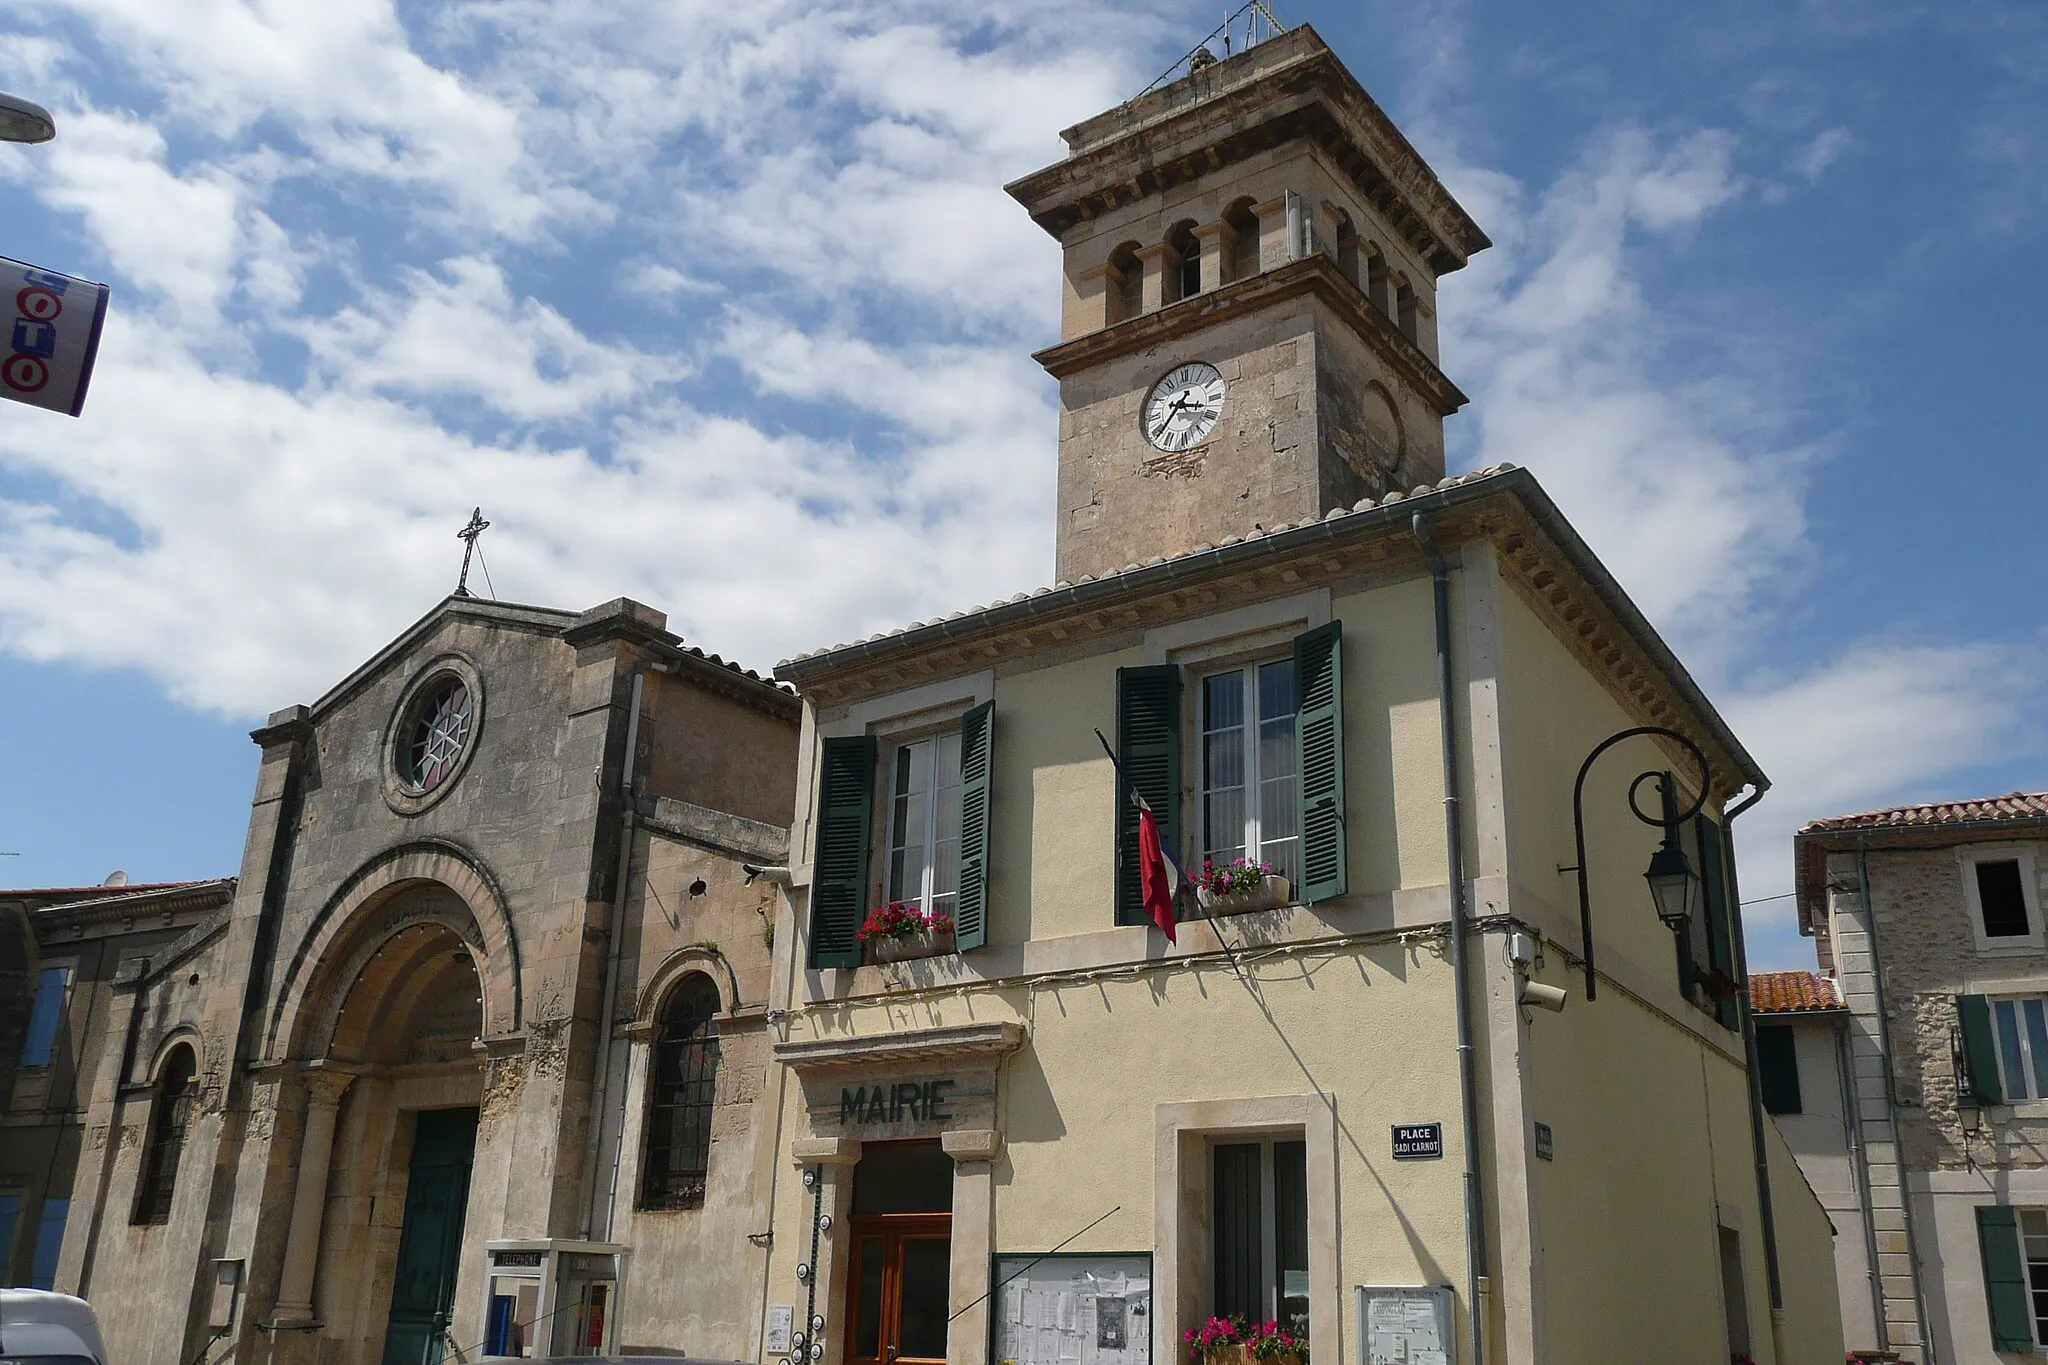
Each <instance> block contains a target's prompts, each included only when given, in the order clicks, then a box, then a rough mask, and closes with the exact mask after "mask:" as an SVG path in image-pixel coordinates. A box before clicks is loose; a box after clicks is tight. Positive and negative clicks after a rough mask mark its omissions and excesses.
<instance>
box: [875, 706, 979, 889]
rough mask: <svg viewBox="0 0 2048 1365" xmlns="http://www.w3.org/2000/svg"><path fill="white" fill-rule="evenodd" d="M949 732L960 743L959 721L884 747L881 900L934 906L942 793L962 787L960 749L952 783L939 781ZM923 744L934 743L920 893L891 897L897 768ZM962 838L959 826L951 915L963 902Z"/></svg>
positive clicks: (925, 817) (925, 810)
mask: <svg viewBox="0 0 2048 1365" xmlns="http://www.w3.org/2000/svg"><path fill="white" fill-rule="evenodd" d="M948 736H951V737H952V739H953V742H954V743H955V744H956V745H957V744H958V743H959V741H960V729H959V726H958V725H957V724H955V725H954V727H953V728H952V729H950V730H944V729H940V730H931V731H928V732H926V733H923V734H910V735H905V736H903V737H901V738H892V739H891V740H889V741H888V748H887V750H886V751H885V757H884V762H883V771H882V800H883V803H884V805H883V814H882V848H881V853H882V856H881V858H880V859H879V861H880V863H881V884H880V887H879V894H880V896H881V898H882V900H883V901H885V902H886V901H889V900H891V899H900V900H902V901H903V903H904V904H906V905H913V906H915V907H917V908H918V909H919V910H921V911H923V912H924V913H926V914H930V913H931V910H932V897H933V894H934V892H933V880H934V878H935V876H936V874H937V872H938V858H937V853H938V837H939V823H938V822H939V815H940V804H941V803H940V794H941V793H942V792H946V791H951V792H953V793H955V794H956V795H957V793H958V792H959V790H960V772H959V755H958V754H957V753H955V755H954V769H953V781H952V785H951V786H950V787H948V786H944V785H942V784H941V783H940V781H939V771H940V768H939V757H940V750H941V748H942V747H943V743H944V741H945V740H946V738H947V737H948ZM920 744H929V745H931V746H932V769H931V781H930V782H929V783H928V784H927V785H926V787H925V790H924V876H923V885H922V886H920V887H919V888H918V891H917V894H916V895H915V896H908V895H906V896H901V897H892V896H891V895H890V894H889V877H890V860H891V858H892V857H893V856H894V854H895V851H896V769H897V765H898V763H899V762H900V761H901V755H902V753H903V751H904V750H906V749H914V748H916V747H917V746H918V745H920ZM959 841H960V832H959V831H958V830H955V831H954V832H953V842H954V850H953V858H954V864H953V865H954V876H955V883H954V887H953V890H952V892H951V895H952V897H953V901H952V904H951V905H950V906H947V907H945V912H946V913H947V914H949V915H950V914H952V913H953V912H954V910H955V909H957V908H958V907H959V904H960V887H959V884H958V876H959V857H960V851H959Z"/></svg>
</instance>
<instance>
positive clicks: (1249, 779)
mask: <svg viewBox="0 0 2048 1365" xmlns="http://www.w3.org/2000/svg"><path fill="white" fill-rule="evenodd" d="M1293 662H1294V656H1293V655H1292V654H1291V653H1289V654H1271V655H1262V656H1260V657H1257V658H1252V659H1246V660H1244V661H1242V662H1239V663H1233V664H1228V665H1225V666H1222V667H1216V668H1207V669H1204V670H1202V671H1200V672H1198V673H1196V674H1195V685H1194V687H1193V688H1192V689H1191V690H1192V691H1193V693H1194V698H1193V701H1194V708H1195V716H1194V722H1195V723H1194V738H1195V743H1194V748H1193V753H1194V764H1193V767H1194V774H1193V776H1194V782H1193V784H1192V787H1193V795H1194V799H1195V819H1194V821H1193V824H1194V834H1195V847H1194V849H1193V850H1192V852H1193V853H1194V863H1195V866H1194V868H1193V869H1192V870H1193V871H1195V872H1197V873H1199V872H1200V871H1201V862H1202V859H1203V858H1204V857H1206V856H1207V853H1208V850H1209V849H1210V848H1212V847H1214V846H1216V845H1217V844H1218V843H1219V842H1221V841H1219V840H1216V839H1212V838H1211V837H1210V831H1209V803H1208V801H1207V800H1206V795H1207V793H1208V790H1209V787H1208V773H1207V772H1205V771H1204V764H1205V763H1206V761H1207V759H1208V742H1207V741H1208V705H1207V700H1208V699H1207V691H1208V686H1209V680H1210V679H1211V678H1217V677H1222V676H1223V675H1225V674H1228V673H1235V674H1237V675H1238V676H1239V677H1240V678H1242V679H1243V685H1242V687H1241V688H1240V692H1241V694H1242V698H1243V710H1242V712H1241V713H1240V715H1239V718H1238V724H1239V728H1240V732H1241V734H1242V735H1243V737H1244V792H1245V797H1244V821H1245V823H1244V828H1243V829H1242V830H1239V831H1237V833H1238V834H1239V836H1240V839H1241V842H1242V843H1243V844H1244V857H1245V858H1246V859H1247V860H1249V861H1251V862H1263V861H1266V853H1265V830H1264V828H1263V813H1262V811H1261V809H1260V805H1261V800H1262V797H1263V795H1264V791H1263V788H1264V785H1265V774H1264V773H1262V772H1261V771H1260V770H1259V670H1260V669H1262V668H1264V667H1266V666H1267V665H1268V664H1277V663H1287V664H1292V663H1293ZM1294 696H1295V713H1294V714H1295V727H1296V730H1295V737H1294V738H1295V744H1296V746H1297V753H1298V752H1299V745H1300V743H1301V734H1300V725H1301V677H1300V675H1299V674H1298V673H1297V674H1296V676H1295V679H1294ZM1294 792H1295V805H1296V807H1297V808H1299V806H1300V804H1301V764H1300V761H1299V759H1297V761H1296V763H1295V767H1294ZM1292 841H1293V844H1294V850H1295V863H1296V866H1295V867H1294V868H1293V869H1291V871H1292V874H1293V875H1292V880H1293V882H1294V883H1295V886H1294V889H1295V890H1297V891H1298V890H1299V889H1300V885H1299V883H1300V880H1301V869H1300V866H1299V864H1300V862H1301V829H1300V822H1299V820H1297V821H1296V828H1295V831H1294V834H1293V835H1292ZM1232 842H1238V841H1232Z"/></svg>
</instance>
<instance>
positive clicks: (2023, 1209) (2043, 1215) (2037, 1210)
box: [2012, 1205, 2048, 1349]
mask: <svg viewBox="0 0 2048 1365" xmlns="http://www.w3.org/2000/svg"><path fill="white" fill-rule="evenodd" d="M2029 1214H2031V1215H2033V1216H2034V1217H2035V1218H2036V1219H2038V1220H2039V1221H2040V1223H2041V1228H2042V1231H2041V1235H2042V1236H2044V1237H2048V1209H2044V1208H2041V1207H2038V1206H2028V1205H2020V1206H2018V1207H2016V1208H2014V1209H2013V1220H2012V1224H2013V1226H2012V1231H2013V1236H2014V1237H2015V1238H2017V1239H2018V1240H2019V1244H2020V1274H2022V1275H2024V1276H2025V1277H2026V1281H2027V1321H2028V1322H2030V1323H2031V1324H2033V1329H2034V1344H2035V1345H2036V1346H2039V1347H2042V1348H2044V1349H2048V1318H2043V1317H2042V1316H2041V1315H2040V1314H2039V1313H2038V1312H2036V1311H2035V1309H2034V1296H2035V1292H2036V1290H2035V1285H2034V1270H2033V1264H2032V1262H2031V1261H2029V1260H2028V1259H2027V1226H2026V1224H2027V1216H2028V1215H2029ZM2041 1288H2043V1289H2048V1275H2044V1277H2043V1284H2042V1286H2041Z"/></svg>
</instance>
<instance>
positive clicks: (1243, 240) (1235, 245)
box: [1223, 199, 1259, 280]
mask: <svg viewBox="0 0 2048 1365" xmlns="http://www.w3.org/2000/svg"><path fill="white" fill-rule="evenodd" d="M1223 221H1224V222H1226V223H1228V224H1230V231H1231V233H1232V234H1233V241H1232V242H1231V247H1230V270H1229V275H1228V277H1229V278H1230V279H1233V280H1241V279H1244V278H1246V277H1247V276H1250V275H1256V274H1258V273H1259V215H1258V214H1256V213H1253V212H1252V201H1251V200H1249V199H1240V200H1238V201H1237V202H1236V203H1234V204H1232V205H1231V206H1230V207H1229V208H1227V209H1225V210H1224V211H1223Z"/></svg>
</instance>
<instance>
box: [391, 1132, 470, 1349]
mask: <svg viewBox="0 0 2048 1365" xmlns="http://www.w3.org/2000/svg"><path fill="white" fill-rule="evenodd" d="M475 1155H476V1110H474V1109H423V1110H421V1111H420V1114H419V1128H418V1131H417V1132H416V1133H415V1134H414V1136H413V1140H412V1169H411V1171H410V1173H409V1174H408V1175H407V1177H406V1182H405V1229H404V1231H403V1232H402V1233H401V1234H400V1235H399V1243H398V1274H397V1277H396V1278H395V1279H394V1280H393V1281H392V1284H391V1325H390V1326H389V1327H388V1328H386V1329H385V1332H384V1365H441V1347H442V1333H443V1332H444V1331H446V1330H447V1327H448V1323H449V1321H450V1312H451V1310H452V1309H453V1308H454V1306H455V1272H456V1270H457V1269H458V1268H459V1264H460V1261H461V1255H462V1214H463V1210H464V1209H465V1208H466V1207H467V1206H468V1203H469V1167H470V1162H471V1160H472V1159H473V1158H474V1157H475Z"/></svg>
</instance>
